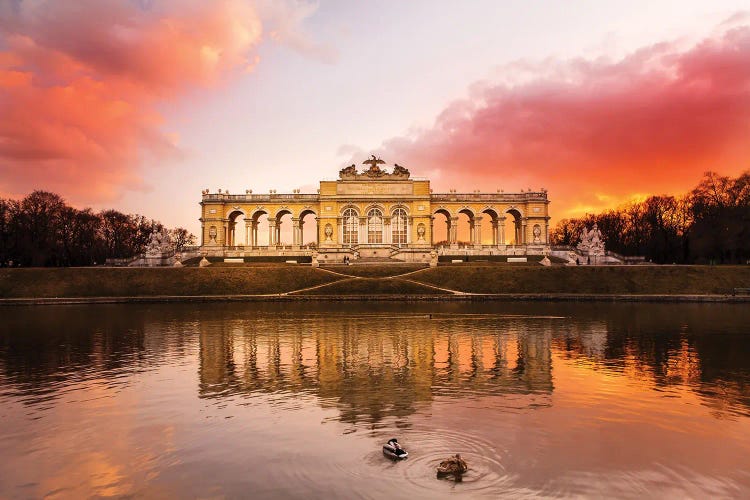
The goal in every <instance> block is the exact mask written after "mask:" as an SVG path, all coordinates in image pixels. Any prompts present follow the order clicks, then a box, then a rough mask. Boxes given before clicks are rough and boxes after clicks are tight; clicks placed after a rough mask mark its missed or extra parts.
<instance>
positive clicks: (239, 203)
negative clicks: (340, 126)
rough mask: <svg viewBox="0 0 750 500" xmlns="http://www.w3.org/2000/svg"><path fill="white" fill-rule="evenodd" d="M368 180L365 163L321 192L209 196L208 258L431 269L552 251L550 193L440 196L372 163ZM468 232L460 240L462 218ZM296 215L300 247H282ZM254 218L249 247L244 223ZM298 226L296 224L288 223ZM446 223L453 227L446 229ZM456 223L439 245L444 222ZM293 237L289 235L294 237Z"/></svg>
mask: <svg viewBox="0 0 750 500" xmlns="http://www.w3.org/2000/svg"><path fill="white" fill-rule="evenodd" d="M363 164H364V165H367V167H368V168H367V169H366V170H364V171H362V172H359V171H358V170H357V168H356V166H355V165H351V166H348V167H346V168H344V169H342V170H340V171H339V178H338V179H337V180H332V181H320V189H318V192H317V193H314V194H307V193H300V192H299V191H300V190H294V191H293V192H292V193H288V194H281V193H276V191H275V190H271V191H270V192H269V193H268V194H253V193H252V192H251V191H249V190H248V191H246V192H245V194H229V193H228V192H224V193H222V192H221V190H219V191H218V192H216V193H211V192H209V191H208V190H205V191H204V192H203V199H202V201H201V203H200V205H201V218H200V221H201V251H202V252H203V253H204V254H205V255H209V256H215V257H251V256H271V255H280V256H281V255H285V256H295V255H310V254H311V253H312V252H314V251H317V252H318V254H319V255H320V258H322V259H325V260H326V261H327V262H340V261H342V260H343V259H344V257H349V258H350V259H352V258H367V257H370V258H372V257H378V258H391V259H396V260H402V261H409V262H414V261H426V260H427V259H429V254H430V252H432V251H433V250H434V251H436V252H438V253H440V254H446V255H449V254H451V253H460V254H462V255H463V254H470V255H542V254H545V253H547V252H548V251H549V215H548V205H549V200H548V199H547V191H546V190H544V189H542V190H540V191H536V192H535V191H527V192H521V193H504V192H502V191H500V190H498V192H497V193H482V192H479V191H475V192H473V193H458V192H456V190H453V189H452V190H450V191H449V192H448V193H433V192H432V190H431V189H430V181H429V180H427V179H418V178H412V177H411V175H410V173H409V170H407V169H406V168H404V167H402V166H400V165H398V164H395V165H394V166H393V168H392V169H390V170H391V171H390V172H389V171H387V170H386V169H384V168H381V165H385V162H384V161H383V160H381V159H380V158H376V157H375V156H372V157H371V158H370V159H368V160H367V161H365V162H363ZM462 214H463V215H465V219H468V231H465V233H466V234H464V235H463V240H462V241H460V240H459V217H460V216H461V215H462ZM287 215H290V216H291V244H282V238H281V236H282V224H283V222H282V218H284V217H285V216H287ZM263 216H266V217H267V220H268V240H267V244H266V245H260V242H259V238H258V228H259V222H260V218H261V217H263ZM240 218H244V223H245V237H244V241H237V238H236V234H237V224H238V220H239V219H240ZM286 219H287V220H288V219H289V217H286ZM443 220H444V222H443ZM311 221H312V222H313V223H315V224H316V231H315V234H316V236H317V237H316V241H314V242H310V243H308V244H303V241H302V235H303V226H304V224H309V223H311ZM441 222H442V223H444V224H445V225H446V231H445V233H446V238H445V240H443V241H440V242H437V241H435V238H434V237H433V235H434V234H435V231H434V229H435V224H436V223H441ZM287 232H288V231H287Z"/></svg>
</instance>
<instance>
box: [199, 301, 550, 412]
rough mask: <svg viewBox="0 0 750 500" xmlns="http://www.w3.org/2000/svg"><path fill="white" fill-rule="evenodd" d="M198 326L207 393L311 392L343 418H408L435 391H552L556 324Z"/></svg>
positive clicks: (378, 321)
mask: <svg viewBox="0 0 750 500" xmlns="http://www.w3.org/2000/svg"><path fill="white" fill-rule="evenodd" d="M201 327H202V331H201V335H200V385H199V391H200V394H201V396H203V397H215V396H224V395H227V394H232V393H241V392H266V393H280V392H282V391H283V392H287V391H289V392H309V393H312V394H315V395H316V396H317V397H319V398H320V401H321V404H322V405H323V406H328V405H332V406H335V407H336V408H338V409H339V411H340V412H341V419H342V420H344V421H351V422H354V421H357V420H361V419H363V418H364V419H368V420H371V421H374V422H375V421H379V420H380V419H382V418H384V417H387V416H396V417H398V416H405V415H409V414H411V413H413V412H414V411H415V410H416V407H417V405H418V404H420V403H421V402H429V401H431V400H432V399H433V398H434V397H436V396H446V397H468V396H478V395H487V394H503V393H508V392H513V393H530V392H535V393H551V391H552V376H551V364H550V363H551V362H550V359H551V355H550V343H551V329H546V330H545V331H544V332H536V333H534V334H529V333H524V332H523V331H522V330H521V329H520V327H521V325H520V324H519V325H514V324H513V323H512V322H510V323H508V322H506V323H505V324H504V325H503V324H502V323H500V322H499V321H498V320H482V321H481V322H477V321H471V322H470V323H468V324H466V323H464V322H460V321H453V320H445V321H442V320H439V319H435V320H429V319H426V318H424V317H420V318H415V317H408V316H406V317H402V318H379V317H378V316H375V315H370V316H364V317H359V318H357V317H354V318H349V319H347V318H344V317H342V318H339V319H336V318H332V319H323V318H302V319H300V318H297V319H296V320H291V319H290V320H285V319H279V318H278V317H273V318H269V319H263V318H260V319H257V320H252V321H245V322H236V323H232V322H223V323H222V322H217V323H213V322H206V323H203V324H202V325H201ZM457 332H460V333H457ZM464 332H465V333H464Z"/></svg>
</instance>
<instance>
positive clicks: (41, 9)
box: [0, 0, 261, 203]
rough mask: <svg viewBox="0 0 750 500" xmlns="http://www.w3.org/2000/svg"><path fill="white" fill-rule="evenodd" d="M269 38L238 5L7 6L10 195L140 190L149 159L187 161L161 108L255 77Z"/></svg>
mask: <svg viewBox="0 0 750 500" xmlns="http://www.w3.org/2000/svg"><path fill="white" fill-rule="evenodd" d="M155 5H156V4H155ZM260 38H261V23H260V21H259V18H258V16H257V15H256V13H255V11H254V10H253V9H252V8H251V7H250V6H249V5H248V4H247V3H245V2H240V1H233V0H217V1H212V2H202V1H189V2H188V1H185V2H182V1H180V2H178V1H166V2H159V3H158V5H157V6H154V7H152V8H148V9H145V8H139V6H138V5H137V4H136V3H135V2H127V1H114V0H79V1H76V2H56V1H34V2H20V3H15V2H4V3H0V193H4V194H6V195H8V194H12V195H20V194H24V193H26V192H28V191H29V190H31V189H35V188H44V189H48V190H53V191H58V192H61V193H63V194H64V195H65V196H66V197H70V198H72V199H74V200H78V201H81V202H86V203H88V202H92V201H104V200H111V199H113V198H116V197H117V196H119V194H120V193H121V191H122V190H123V189H124V188H125V189H127V188H138V187H139V186H140V185H141V178H140V173H139V171H138V166H139V165H140V163H141V161H142V160H143V158H144V157H146V156H149V155H154V156H156V157H158V158H164V157H165V156H168V155H172V154H176V153H177V148H176V145H175V144H174V143H173V141H172V140H171V139H170V136H169V135H168V134H166V133H165V132H163V131H162V130H161V125H162V118H161V116H159V114H158V113H157V112H156V106H157V104H158V103H159V102H161V101H162V100H165V99H174V98H177V97H179V96H180V95H182V94H184V93H185V92H186V91H188V90H189V89H191V88H195V87H196V86H204V87H207V86H212V85H216V84H217V83H219V82H221V81H222V79H223V78H225V77H226V76H227V75H229V74H231V73H232V72H235V71H237V72H239V71H243V70H245V69H247V68H248V67H252V66H254V65H255V64H256V63H257V60H256V56H254V55H252V54H251V51H252V49H253V47H254V46H255V45H256V44H257V43H258V42H259V41H260Z"/></svg>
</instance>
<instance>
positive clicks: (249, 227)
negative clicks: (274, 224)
mask: <svg viewBox="0 0 750 500" xmlns="http://www.w3.org/2000/svg"><path fill="white" fill-rule="evenodd" d="M252 238H253V223H252V222H251V221H249V220H245V246H246V247H249V246H250V242H251V240H252Z"/></svg>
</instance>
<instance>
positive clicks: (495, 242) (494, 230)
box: [492, 219, 500, 246]
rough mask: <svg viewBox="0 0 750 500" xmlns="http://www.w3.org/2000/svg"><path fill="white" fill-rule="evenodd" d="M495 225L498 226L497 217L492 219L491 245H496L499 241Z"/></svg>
mask: <svg viewBox="0 0 750 500" xmlns="http://www.w3.org/2000/svg"><path fill="white" fill-rule="evenodd" d="M497 226H498V224H497V219H495V220H493V221H492V245H493V246H497V245H498V244H499V241H500V240H498V239H497V237H498V236H499V235H498V232H497Z"/></svg>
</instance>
